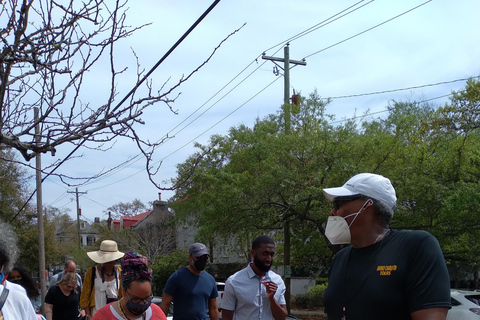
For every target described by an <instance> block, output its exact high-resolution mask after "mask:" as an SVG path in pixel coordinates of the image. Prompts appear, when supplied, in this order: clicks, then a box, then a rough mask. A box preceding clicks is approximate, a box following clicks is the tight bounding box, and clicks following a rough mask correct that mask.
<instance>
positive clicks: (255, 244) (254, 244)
mask: <svg viewBox="0 0 480 320" xmlns="http://www.w3.org/2000/svg"><path fill="white" fill-rule="evenodd" d="M262 244H273V245H275V242H273V239H272V238H270V237H269V236H266V235H262V236H258V237H256V238H255V239H254V240H253V242H252V249H253V250H256V249H258V247H260V245H262Z"/></svg>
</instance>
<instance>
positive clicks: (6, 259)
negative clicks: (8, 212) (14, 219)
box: [0, 221, 37, 320]
mask: <svg viewBox="0 0 480 320" xmlns="http://www.w3.org/2000/svg"><path fill="white" fill-rule="evenodd" d="M0 234H1V235H2V236H1V237H0V283H1V284H0V301H1V300H3V299H2V296H4V297H6V298H5V300H4V301H5V303H4V305H3V306H1V307H0V319H1V318H3V319H4V320H19V319H22V320H36V319H37V315H36V314H35V310H34V309H33V306H32V304H31V303H30V300H29V299H28V297H27V295H26V294H25V293H24V292H25V289H23V288H22V287H21V286H20V285H16V284H14V283H11V282H5V274H6V273H7V272H8V271H10V270H11V268H12V266H13V262H14V261H15V260H16V258H17V252H18V248H17V236H16V234H15V232H14V231H13V228H12V227H11V226H10V225H9V224H7V223H5V222H2V221H0ZM6 283H8V288H7V285H6ZM13 287H20V288H21V289H22V290H23V293H22V292H21V291H19V290H16V289H13Z"/></svg>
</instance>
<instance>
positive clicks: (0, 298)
mask: <svg viewBox="0 0 480 320" xmlns="http://www.w3.org/2000/svg"><path fill="white" fill-rule="evenodd" d="M7 297H8V289H7V288H5V287H3V291H2V295H0V310H2V308H3V305H4V304H5V301H6V300H7Z"/></svg>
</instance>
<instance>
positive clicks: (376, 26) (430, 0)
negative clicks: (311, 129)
mask: <svg viewBox="0 0 480 320" xmlns="http://www.w3.org/2000/svg"><path fill="white" fill-rule="evenodd" d="M432 1H433V0H428V1H425V2H424V3H422V4H419V5H418V6H416V7H413V8H411V9H409V10H407V11H405V12H403V13H400V14H399V15H397V16H395V17H393V18H390V19H388V20H386V21H383V22H382V23H379V24H377V25H375V26H373V27H371V28H368V29H366V30H363V31H362V32H359V33H357V34H355V35H353V36H351V37H348V38H346V39H344V40H342V41H339V42H337V43H334V44H332V45H330V46H328V47H326V48H323V49H322V50H319V51H316V52H314V53H312V54H309V55H307V56H305V58H304V59H307V58H309V57H311V56H314V55H316V54H318V53H320V52H323V51H325V50H328V49H330V48H333V47H335V46H337V45H339V44H341V43H344V42H346V41H348V40H351V39H353V38H356V37H358V36H359V35H362V34H364V33H366V32H369V31H371V30H373V29H375V28H378V27H380V26H382V25H384V24H386V23H388V22H390V21H392V20H395V19H397V18H399V17H401V16H403V15H405V14H407V13H409V12H411V11H413V10H416V9H418V8H420V7H421V6H424V5H426V4H427V3H429V2H432Z"/></svg>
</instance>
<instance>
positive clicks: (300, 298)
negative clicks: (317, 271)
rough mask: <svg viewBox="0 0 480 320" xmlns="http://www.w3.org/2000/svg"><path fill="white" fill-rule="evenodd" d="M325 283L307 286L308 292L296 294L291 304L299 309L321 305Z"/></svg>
mask: <svg viewBox="0 0 480 320" xmlns="http://www.w3.org/2000/svg"><path fill="white" fill-rule="evenodd" d="M326 287H327V285H326V284H317V285H316V286H313V287H310V288H308V293H305V294H298V295H296V296H295V299H294V300H293V302H292V306H293V307H295V308H299V309H310V308H320V307H323V295H324V294H325V288H326Z"/></svg>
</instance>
